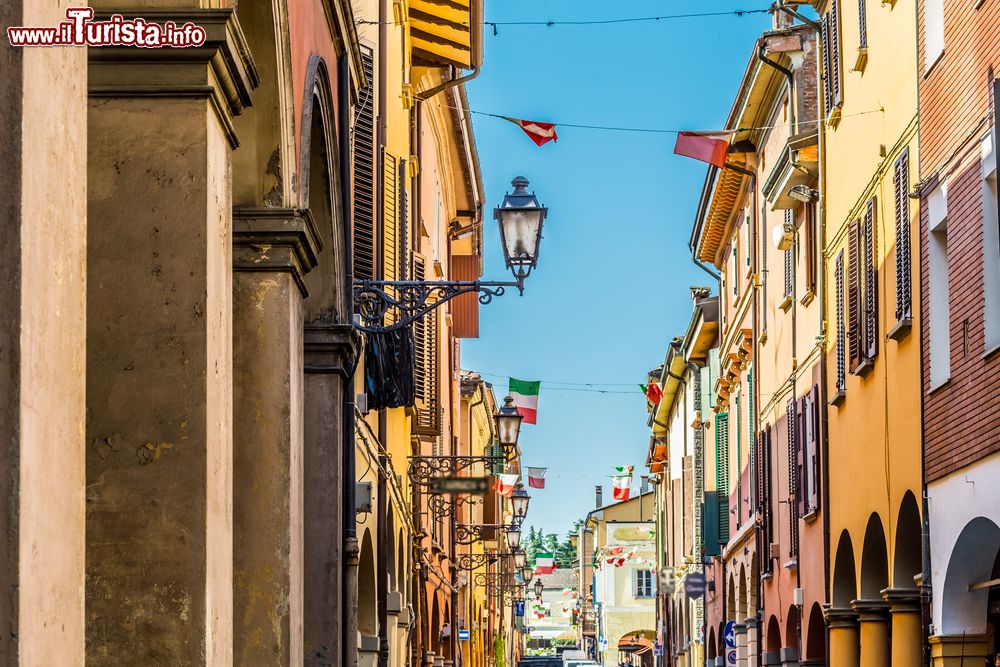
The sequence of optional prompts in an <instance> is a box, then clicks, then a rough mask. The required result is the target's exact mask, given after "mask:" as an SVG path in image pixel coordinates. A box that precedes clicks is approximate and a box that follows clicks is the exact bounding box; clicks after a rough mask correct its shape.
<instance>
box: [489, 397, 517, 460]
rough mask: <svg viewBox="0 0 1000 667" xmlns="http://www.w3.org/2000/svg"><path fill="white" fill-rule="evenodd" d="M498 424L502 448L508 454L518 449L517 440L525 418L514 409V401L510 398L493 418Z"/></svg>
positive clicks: (504, 400)
mask: <svg viewBox="0 0 1000 667" xmlns="http://www.w3.org/2000/svg"><path fill="white" fill-rule="evenodd" d="M493 419H494V421H496V424H497V436H498V437H499V438H500V446H501V447H502V448H503V450H504V451H505V452H507V453H508V454H512V453H513V452H514V451H515V450H516V449H517V439H518V437H519V436H520V434H521V420H522V419H524V416H523V415H522V414H521V413H520V412H519V411H518V409H517V408H516V407H514V399H513V398H511V397H510V396H508V397H506V398H505V399H503V407H502V408H500V409H499V410H497V414H496V416H495V417H494V418H493Z"/></svg>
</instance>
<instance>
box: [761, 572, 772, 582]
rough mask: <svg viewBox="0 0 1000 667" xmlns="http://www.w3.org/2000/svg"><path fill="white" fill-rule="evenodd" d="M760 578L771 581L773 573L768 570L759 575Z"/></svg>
mask: <svg viewBox="0 0 1000 667" xmlns="http://www.w3.org/2000/svg"><path fill="white" fill-rule="evenodd" d="M760 578H761V579H763V580H764V581H771V580H772V579H774V575H773V574H772V573H770V572H765V573H764V574H762V575H760Z"/></svg>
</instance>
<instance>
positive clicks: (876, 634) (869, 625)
mask: <svg viewBox="0 0 1000 667" xmlns="http://www.w3.org/2000/svg"><path fill="white" fill-rule="evenodd" d="M851 607H852V608H853V609H854V611H856V612H857V613H858V621H859V623H860V626H861V629H860V632H859V637H860V642H861V649H860V651H861V654H860V664H861V667H885V665H888V664H890V658H889V605H887V604H886V603H885V602H883V601H882V600H855V601H853V602H852V603H851Z"/></svg>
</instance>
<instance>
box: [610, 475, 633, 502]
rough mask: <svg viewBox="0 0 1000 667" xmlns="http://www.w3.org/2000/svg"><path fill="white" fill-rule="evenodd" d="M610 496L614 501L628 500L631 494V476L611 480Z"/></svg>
mask: <svg viewBox="0 0 1000 667" xmlns="http://www.w3.org/2000/svg"><path fill="white" fill-rule="evenodd" d="M611 484H612V487H613V488H612V491H611V495H612V496H613V497H614V499H615V500H628V499H629V496H630V495H631V493H632V475H621V476H620V477H612V478H611Z"/></svg>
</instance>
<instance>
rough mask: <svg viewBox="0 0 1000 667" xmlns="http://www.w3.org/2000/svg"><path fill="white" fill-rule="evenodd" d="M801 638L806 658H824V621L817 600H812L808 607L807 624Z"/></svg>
mask: <svg viewBox="0 0 1000 667" xmlns="http://www.w3.org/2000/svg"><path fill="white" fill-rule="evenodd" d="M803 638H804V640H805V645H806V650H805V656H804V657H805V659H806V660H810V661H822V660H826V623H824V622H823V609H822V607H820V606H819V603H818V602H814V603H813V606H812V607H811V608H810V609H809V624H808V625H807V626H806V632H805V635H804V637H803Z"/></svg>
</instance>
